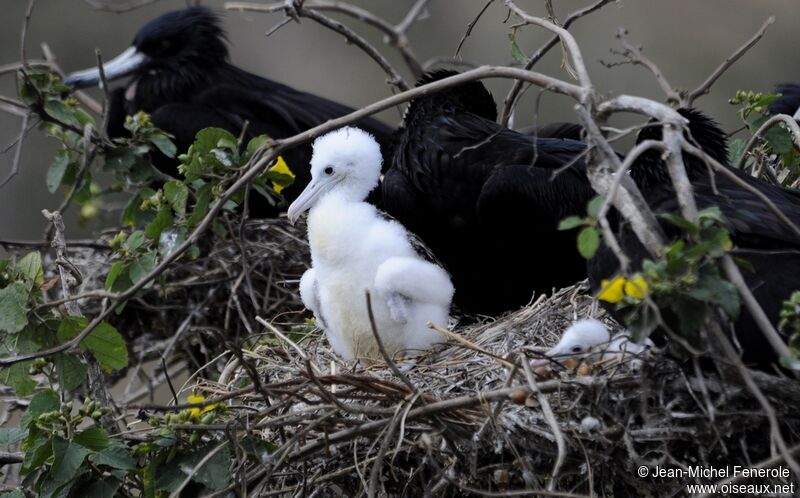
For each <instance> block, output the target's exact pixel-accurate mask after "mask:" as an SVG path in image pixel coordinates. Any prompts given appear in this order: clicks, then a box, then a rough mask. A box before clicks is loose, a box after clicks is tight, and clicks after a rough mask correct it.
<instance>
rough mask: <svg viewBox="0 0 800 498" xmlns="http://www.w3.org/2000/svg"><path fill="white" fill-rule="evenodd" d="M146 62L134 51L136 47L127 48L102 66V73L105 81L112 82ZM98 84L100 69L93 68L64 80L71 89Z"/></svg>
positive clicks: (78, 72) (71, 74) (69, 75)
mask: <svg viewBox="0 0 800 498" xmlns="http://www.w3.org/2000/svg"><path fill="white" fill-rule="evenodd" d="M146 61H147V57H146V56H145V55H144V54H143V53H141V52H139V51H138V50H136V47H129V48H128V49H126V50H125V51H124V52H122V53H121V54H119V55H118V56H116V57H114V58H113V59H111V60H110V61H108V62H106V63H104V64H103V71H104V72H105V74H106V79H107V80H108V81H112V80H115V79H118V78H122V77H123V76H127V75H129V74H131V73H132V72H134V71H136V70H137V69H138V68H140V67H141V66H142V64H144V63H145V62H146ZM99 82H100V69H98V68H96V67H93V68H89V69H84V70H83V71H75V72H74V73H70V74H68V75H67V77H66V78H64V84H65V85H69V86H71V87H73V88H76V89H79V88H87V87H90V86H93V85H96V84H98V83H99Z"/></svg>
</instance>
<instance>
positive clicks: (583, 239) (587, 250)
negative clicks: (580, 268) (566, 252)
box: [578, 227, 600, 259]
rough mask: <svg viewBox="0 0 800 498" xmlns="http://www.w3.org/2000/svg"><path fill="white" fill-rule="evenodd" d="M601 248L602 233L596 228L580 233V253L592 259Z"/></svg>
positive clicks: (584, 229)
mask: <svg viewBox="0 0 800 498" xmlns="http://www.w3.org/2000/svg"><path fill="white" fill-rule="evenodd" d="M598 247H600V233H599V232H598V231H597V229H596V228H594V227H585V228H583V229H582V230H581V231H580V232H578V252H579V253H581V256H583V257H584V258H586V259H590V258H591V257H592V256H594V253H595V252H597V248H598Z"/></svg>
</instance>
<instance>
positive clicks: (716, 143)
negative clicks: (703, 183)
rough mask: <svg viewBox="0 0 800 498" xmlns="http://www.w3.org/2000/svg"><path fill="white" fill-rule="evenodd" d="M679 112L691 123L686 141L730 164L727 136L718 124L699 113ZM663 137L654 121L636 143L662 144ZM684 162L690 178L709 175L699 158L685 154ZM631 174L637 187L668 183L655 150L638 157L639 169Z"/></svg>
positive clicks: (635, 169)
mask: <svg viewBox="0 0 800 498" xmlns="http://www.w3.org/2000/svg"><path fill="white" fill-rule="evenodd" d="M677 111H678V114H680V115H681V116H683V117H684V118H686V119H687V120H688V121H689V126H688V129H687V130H686V131H685V132H684V137H685V138H686V139H687V140H689V141H690V142H691V143H693V144H695V145H696V146H697V147H699V148H700V149H702V150H703V152H705V153H706V154H708V155H709V156H711V157H712V158H714V159H715V160H716V161H718V162H719V163H720V164H728V140H727V135H726V134H725V132H724V131H722V129H721V128H720V127H719V124H718V123H717V122H716V121H714V120H713V119H711V118H709V117H708V116H706V115H705V114H703V113H702V112H700V111H698V110H697V109H691V108H680V109H678V110H677ZM662 136H663V134H662V130H661V126H660V125H658V124H657V123H656V122H655V121H653V122H651V124H650V125H649V126H646V127H644V128H642V130H641V131H640V132H639V135H638V136H637V138H636V142H637V143H641V142H643V141H645V140H661V138H662ZM683 158H684V164H685V166H686V168H687V172H688V173H689V175H690V176H691V175H692V174H698V173H699V174H705V173H706V172H707V171H708V169H707V167H706V165H705V163H704V162H703V161H701V160H700V159H698V158H697V157H695V156H693V155H690V154H684V156H683ZM631 174H632V175H634V177H635V178H636V181H637V183H641V182H645V181H649V180H655V181H657V182H659V183H661V182H668V181H669V176H668V173H667V171H666V168H665V165H664V161H663V160H662V159H661V153H660V152H659V151H656V150H649V151H646V152H645V153H643V154H642V155H641V156H639V159H638V160H637V161H636V165H635V166H634V167H633V169H632V170H631Z"/></svg>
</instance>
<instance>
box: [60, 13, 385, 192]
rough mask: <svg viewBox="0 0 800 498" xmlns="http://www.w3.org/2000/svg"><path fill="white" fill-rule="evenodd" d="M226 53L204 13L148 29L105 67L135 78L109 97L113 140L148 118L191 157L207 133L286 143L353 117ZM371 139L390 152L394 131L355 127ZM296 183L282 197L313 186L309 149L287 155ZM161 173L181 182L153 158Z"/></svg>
mask: <svg viewBox="0 0 800 498" xmlns="http://www.w3.org/2000/svg"><path fill="white" fill-rule="evenodd" d="M228 58H229V57H228V47H227V45H226V40H225V32H224V30H223V28H222V26H221V22H220V18H219V17H218V16H217V15H216V14H215V13H214V12H212V11H211V10H210V9H208V8H205V7H191V8H187V9H183V10H178V11H174V12H169V13H166V14H163V15H161V16H160V17H157V18H156V19H154V20H152V21H150V22H149V23H147V24H146V25H145V26H144V27H142V28H141V29H140V30H139V32H138V33H137V34H136V36H135V37H134V40H133V44H132V46H131V47H130V48H128V49H126V50H125V51H124V52H123V53H122V54H120V55H119V56H117V57H115V58H114V59H112V60H110V61H108V62H106V63H105V64H104V65H103V68H104V71H105V75H106V78H107V79H108V80H109V81H113V80H116V79H120V78H123V77H126V76H127V77H130V80H129V82H128V83H127V84H126V85H125V87H123V88H117V89H115V90H114V91H112V92H111V102H110V108H109V116H110V118H109V125H108V132H109V135H110V136H112V137H117V136H124V135H125V134H126V131H125V129H124V127H123V125H124V122H125V117H126V116H127V115H131V114H134V113H136V112H138V111H145V112H147V113H150V115H151V116H150V117H151V120H152V122H153V124H154V125H155V126H157V127H159V128H161V129H163V130H164V131H166V132H168V133H170V134H172V135H173V136H174V137H175V142H176V146H177V147H178V150H179V151H185V150H186V149H188V147H189V145H191V143H192V142H193V141H194V137H195V134H196V133H197V132H198V131H200V130H201V129H203V128H207V127H211V126H214V127H219V128H224V129H226V130H228V131H230V132H231V133H233V134H234V135H237V136H238V135H239V134H241V132H242V130H243V129H244V128H245V123H248V125H247V127H246V135H245V138H247V139H249V138H252V137H255V136H258V135H262V134H266V135H268V136H270V137H271V138H275V139H280V138H285V137H289V136H292V135H296V134H298V133H301V132H303V131H305V130H307V129H309V128H312V127H314V126H317V125H319V124H322V123H324V122H326V121H328V120H330V119H334V118H337V117H341V116H343V115H345V114H349V113H350V112H352V111H353V109H351V108H350V107H347V106H344V105H342V104H338V103H336V102H333V101H331V100H328V99H326V98H323V97H319V96H317V95H312V94H309V93H305V92H302V91H299V90H295V89H293V88H291V87H289V86H286V85H284V84H281V83H278V82H275V81H272V80H269V79H266V78H262V77H260V76H257V75H254V74H252V73H249V72H247V71H244V70H242V69H240V68H238V67H236V66H234V65H232V64H230V62H229V61H228ZM99 80H100V72H99V69H98V68H92V69H86V70H83V71H77V72H74V73H72V74H69V75H68V76H67V77H66V79H65V80H64V81H65V83H67V84H68V85H71V86H72V87H74V88H84V87H88V86H92V85H96V84H97V83H98V82H99ZM355 125H357V126H359V127H360V128H363V129H365V130H367V131H368V132H370V133H371V134H372V135H374V136H375V138H376V139H377V140H378V142H379V143H380V144H381V147H382V150H384V151H385V150H386V146H387V144H388V141H389V138H390V135H391V128H389V127H388V126H386V125H384V124H383V123H381V122H379V121H377V120H375V119H372V118H366V119H362V120H360V121H358V122H356V123H355ZM283 156H284V158H285V160H286V162H287V163H288V165H289V167H290V168H291V169H292V171H293V172H294V173H295V175H296V179H295V184H294V185H292V186H291V187H289V188H287V189H285V190H284V191H283V193H284V195H285V196H286V197H287V198H288V199H289V200H290V201H291V200H292V199H293V198H294V197H296V195H297V194H299V192H301V191H302V190H303V188H304V187H305V185H306V184H307V183H308V181H309V180H310V178H311V176H310V171H309V166H308V164H309V160H310V158H311V148H310V145H306V146H300V147H296V148H294V149H291V150H288V151H286V152H285V153H284V154H283ZM154 162H155V165H156V166H157V167H158V168H159V169H161V170H162V171H163V172H165V173H167V174H170V175H173V176H174V175H175V174H176V173H177V170H176V166H177V165H176V164H175V163H174V161H172V160H168V159H167V158H166V157H159V158H154Z"/></svg>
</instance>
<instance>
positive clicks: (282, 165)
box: [268, 156, 295, 194]
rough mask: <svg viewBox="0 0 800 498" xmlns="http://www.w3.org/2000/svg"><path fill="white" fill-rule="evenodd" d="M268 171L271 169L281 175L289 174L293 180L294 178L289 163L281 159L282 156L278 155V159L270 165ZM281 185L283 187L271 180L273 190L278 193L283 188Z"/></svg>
mask: <svg viewBox="0 0 800 498" xmlns="http://www.w3.org/2000/svg"><path fill="white" fill-rule="evenodd" d="M268 171H273V172H275V173H280V174H282V175H288V176H291V177H292V180H294V178H295V175H294V173H292V170H291V169H289V165H288V164H286V161H284V160H283V156H278V160H277V161H276V162H275V165H274V166H272V167H271V168H270V169H269V170H268ZM283 187H284V186H283V185H281V184H279V183H277V182H272V188H273V189H274V190H275V192H277V193H279V194H280V193H281V190H283Z"/></svg>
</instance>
